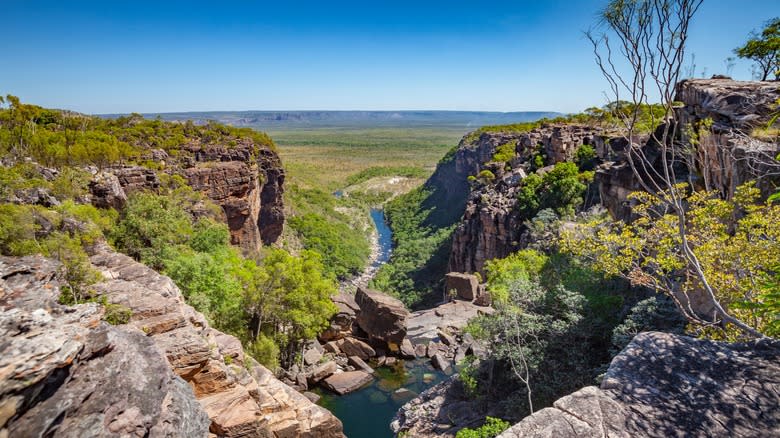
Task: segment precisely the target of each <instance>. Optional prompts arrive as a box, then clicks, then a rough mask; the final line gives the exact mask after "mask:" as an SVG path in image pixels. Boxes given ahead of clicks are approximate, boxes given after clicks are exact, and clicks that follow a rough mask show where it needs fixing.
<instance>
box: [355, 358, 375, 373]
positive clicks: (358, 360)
mask: <svg viewBox="0 0 780 438" xmlns="http://www.w3.org/2000/svg"><path fill="white" fill-rule="evenodd" d="M349 363H350V364H351V365H353V366H354V367H355V369H357V370H362V371H365V372H367V373H368V374H374V369H373V368H371V367H370V366H368V364H367V363H365V362H364V361H363V359H361V358H359V357H357V356H350V357H349Z"/></svg>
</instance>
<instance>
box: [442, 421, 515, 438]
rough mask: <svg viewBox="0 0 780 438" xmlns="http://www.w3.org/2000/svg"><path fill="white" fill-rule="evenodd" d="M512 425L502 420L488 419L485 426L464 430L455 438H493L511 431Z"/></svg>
mask: <svg viewBox="0 0 780 438" xmlns="http://www.w3.org/2000/svg"><path fill="white" fill-rule="evenodd" d="M509 426H510V424H509V423H508V422H506V421H504V420H502V419H500V418H493V417H486V418H485V424H483V425H482V426H480V427H478V428H476V429H470V428H464V429H461V430H459V431H458V433H457V434H456V435H455V438H493V437H496V436H498V435H500V434H501V432H503V431H505V430H507V429H509Z"/></svg>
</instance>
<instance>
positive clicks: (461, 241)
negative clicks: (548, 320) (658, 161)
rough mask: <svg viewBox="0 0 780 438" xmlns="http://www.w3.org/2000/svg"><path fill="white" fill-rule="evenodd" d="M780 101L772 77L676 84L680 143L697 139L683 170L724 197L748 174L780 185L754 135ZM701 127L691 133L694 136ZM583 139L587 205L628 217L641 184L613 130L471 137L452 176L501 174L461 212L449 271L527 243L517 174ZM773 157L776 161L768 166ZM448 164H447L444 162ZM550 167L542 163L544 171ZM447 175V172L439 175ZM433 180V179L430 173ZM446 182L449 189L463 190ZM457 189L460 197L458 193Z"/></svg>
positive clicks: (763, 143) (763, 142)
mask: <svg viewBox="0 0 780 438" xmlns="http://www.w3.org/2000/svg"><path fill="white" fill-rule="evenodd" d="M778 98H780V87H778V85H777V83H775V82H740V81H733V80H730V79H706V80H705V79H697V80H686V81H682V82H680V83H679V84H678V85H677V95H676V100H677V101H680V102H682V104H683V105H682V106H681V107H680V108H677V109H676V111H677V116H678V120H679V122H680V123H679V125H680V126H679V127H678V128H677V130H676V131H677V135H676V137H677V138H678V141H681V142H683V143H687V144H691V145H693V146H695V147H693V148H692V149H691V150H692V153H691V154H690V156H688V157H683V159H682V160H681V164H680V165H679V167H680V169H679V171H678V172H677V176H678V178H679V179H680V180H684V181H692V182H693V183H694V184H696V185H697V186H698V187H700V188H702V189H708V190H718V191H720V192H721V194H722V195H723V196H724V197H729V196H731V195H733V193H734V189H735V188H736V187H737V186H738V185H740V184H742V183H744V182H746V181H749V180H756V181H757V183H758V186H759V187H760V188H761V189H762V191H763V193H764V194H765V195H768V194H769V193H770V192H771V191H772V190H774V187H775V186H776V184H777V176H778V174H780V172H778V169H777V162H776V161H774V160H773V158H774V157H775V156H776V155H777V153H778V152H779V151H778V143H777V142H776V141H770V140H767V139H765V138H762V137H761V136H760V135H757V134H756V132H755V129H756V128H761V127H762V126H765V124H766V123H767V121H768V120H769V119H770V117H771V115H772V114H773V111H776V110H775V109H774V106H773V105H774V102H775V101H776V100H777V99H778ZM700 129H702V131H701V132H702V133H701V134H698V135H697V136H696V137H693V133H694V132H697V131H698V130H700ZM648 137H649V135H648V136H645V138H644V139H643V140H642V142H643V143H645V145H644V148H645V150H646V152H647V154H648V155H649V156H656V157H658V156H660V153H658V152H657V151H654V150H653V149H654V148H655V149H657V147H656V146H655V145H654V144H653V142H652V140H650V139H648ZM507 144H511V145H513V146H514V157H512V158H511V159H510V160H508V161H506V162H504V161H501V162H494V161H493V157H494V154H495V153H496V151H497V149H498V147H499V146H502V145H507ZM583 144H587V145H591V146H593V148H594V149H595V151H596V153H597V155H598V157H599V159H600V160H601V165H600V166H599V167H598V168H597V171H596V176H595V185H594V187H592V190H591V191H590V192H589V193H588V198H589V199H586V203H594V202H601V204H602V205H603V206H604V207H605V208H606V209H607V210H608V211H609V212H610V214H611V215H612V216H613V217H615V218H620V219H630V217H631V205H630V202H629V200H628V195H629V194H630V193H631V192H634V191H637V190H641V189H642V187H641V185H640V184H639V182H638V180H637V179H636V177H635V176H634V173H633V171H632V170H631V167H630V166H629V164H628V163H627V161H626V158H625V152H626V149H627V148H626V146H627V145H626V141H625V139H623V138H621V137H619V136H616V135H615V134H614V132H611V131H605V130H604V129H602V128H599V127H591V126H585V125H579V124H545V125H541V126H539V127H537V128H535V129H531V130H529V131H528V132H517V133H512V132H483V133H481V134H480V135H479V136H476V137H475V136H474V135H473V134H470V135H467V136H466V137H464V139H463V140H462V141H461V143H460V145H459V146H458V149H457V150H456V152H455V153H454V155H453V161H454V163H453V164H452V166H451V168H452V169H453V170H452V176H451V177H450V178H454V177H462V176H463V175H466V176H469V175H472V176H476V175H478V174H479V172H480V171H483V170H489V171H490V172H491V173H492V174H493V175H494V176H495V178H494V179H492V180H486V179H482V180H477V181H476V182H475V183H473V184H472V185H471V186H470V187H468V189H467V190H468V194H467V195H466V202H465V206H464V209H463V217H462V220H461V221H460V223H459V224H458V226H457V228H456V230H455V232H454V233H453V239H452V249H451V252H450V260H449V270H450V271H458V272H480V273H484V272H483V267H484V264H485V262H486V261H487V260H490V259H493V258H500V257H505V256H507V255H509V254H510V253H512V252H514V251H517V250H518V249H521V248H523V247H524V246H525V245H527V243H528V242H525V241H524V238H523V233H524V232H525V227H524V225H523V223H524V222H525V221H527V220H528V219H530V218H526V217H521V215H520V214H519V212H518V211H517V209H516V208H515V206H516V196H517V192H518V190H519V188H520V184H521V181H522V180H523V179H524V178H525V177H526V175H527V174H528V173H529V172H530V171H531V170H530V168H531V160H532V158H533V156H534V154H537V153H541V154H543V155H544V156H545V157H546V160H545V163H544V164H545V165H547V166H550V165H554V164H555V163H557V162H560V161H564V160H569V159H571V158H572V155H573V153H574V151H575V150H576V149H577V148H578V147H579V146H580V145H583ZM772 163H774V164H772ZM443 170H446V169H443ZM544 171H545V168H542V169H541V170H537V172H544ZM437 178H438V179H443V178H444V176H443V175H440V176H437ZM432 179H433V178H432ZM459 184H460V185H457V184H454V183H452V182H451V183H450V186H451V187H452V189H451V190H462V187H463V184H464V183H462V182H461V183H459ZM452 196H455V195H452Z"/></svg>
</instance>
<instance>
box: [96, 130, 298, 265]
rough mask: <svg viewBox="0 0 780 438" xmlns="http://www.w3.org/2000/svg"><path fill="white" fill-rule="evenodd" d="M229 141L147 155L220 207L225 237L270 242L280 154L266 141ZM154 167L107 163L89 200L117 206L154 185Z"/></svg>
mask: <svg viewBox="0 0 780 438" xmlns="http://www.w3.org/2000/svg"><path fill="white" fill-rule="evenodd" d="M232 141H233V143H235V144H232V145H230V146H229V147H228V146H225V145H223V144H213V143H202V142H200V141H196V140H192V139H191V140H190V142H189V143H187V144H186V145H184V147H183V149H181V150H180V153H179V154H178V155H177V156H176V157H172V156H169V155H168V154H167V153H165V152H164V151H162V150H152V151H151V152H150V153H149V157H148V158H149V159H150V160H152V161H155V162H156V163H158V166H160V167H162V168H163V171H164V172H165V173H167V174H169V175H176V174H178V175H181V176H183V177H184V178H185V179H186V181H187V183H188V184H189V185H190V186H191V187H192V188H193V189H194V190H196V191H198V192H201V193H203V194H204V195H206V196H207V197H208V198H209V199H211V200H212V201H214V203H216V204H217V205H219V206H220V207H222V214H223V219H224V221H225V223H227V225H228V227H229V229H230V240H231V243H232V244H234V245H238V246H240V247H241V248H243V249H245V250H250V251H251V250H257V249H259V248H260V246H262V245H269V244H272V243H274V242H275V241H276V239H277V238H278V237H279V236H280V235H281V233H282V229H283V227H284V206H283V200H282V195H283V192H284V178H285V173H284V169H283V168H282V163H281V160H280V159H279V155H277V153H276V152H274V151H273V150H272V149H271V148H270V147H269V146H266V145H262V144H256V143H254V142H253V141H252V140H251V139H248V138H236V139H234V140H232ZM159 187H160V179H159V178H158V175H157V172H155V171H154V170H152V169H149V168H144V167H140V166H125V167H115V168H111V169H108V170H107V171H105V172H102V173H100V174H98V175H97V176H96V178H95V180H94V181H93V183H92V184H91V185H90V191H91V193H92V196H93V200H92V202H93V204H95V205H96V206H98V207H114V208H117V209H121V208H122V207H123V206H124V204H125V203H126V201H127V196H128V195H130V194H132V193H133V192H136V191H139V190H152V191H154V190H157V189H158V188H159Z"/></svg>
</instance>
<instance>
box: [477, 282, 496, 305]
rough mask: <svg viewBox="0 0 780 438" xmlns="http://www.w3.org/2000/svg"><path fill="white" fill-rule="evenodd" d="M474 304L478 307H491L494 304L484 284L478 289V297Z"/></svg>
mask: <svg viewBox="0 0 780 438" xmlns="http://www.w3.org/2000/svg"><path fill="white" fill-rule="evenodd" d="M474 304H476V305H477V306H483V307H489V306H490V305H492V304H493V299H492V298H491V296H490V292H488V291H487V289H486V288H485V285H484V284H480V285H479V288H478V289H477V297H476V298H474Z"/></svg>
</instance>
